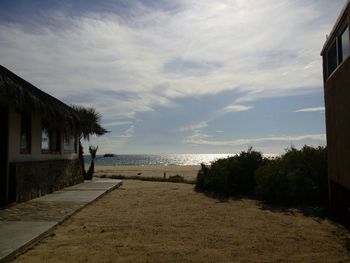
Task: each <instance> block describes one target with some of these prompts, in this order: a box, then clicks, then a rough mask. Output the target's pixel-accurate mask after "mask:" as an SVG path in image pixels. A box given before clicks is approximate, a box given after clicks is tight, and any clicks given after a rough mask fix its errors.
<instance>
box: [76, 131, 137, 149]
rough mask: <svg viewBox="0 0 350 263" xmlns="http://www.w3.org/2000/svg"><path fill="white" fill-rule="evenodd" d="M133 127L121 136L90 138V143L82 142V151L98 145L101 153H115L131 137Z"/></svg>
mask: <svg viewBox="0 0 350 263" xmlns="http://www.w3.org/2000/svg"><path fill="white" fill-rule="evenodd" d="M134 132H135V126H134V125H130V126H129V127H128V128H127V129H126V130H125V131H124V132H123V133H122V134H121V135H117V136H115V135H114V134H112V135H106V136H101V137H96V136H92V137H91V138H90V141H84V142H83V147H84V149H88V146H89V145H98V146H99V149H100V151H101V152H104V153H106V152H109V153H116V152H119V151H120V150H121V149H123V146H124V145H125V144H127V143H128V141H129V140H130V139H131V138H132V137H133V135H134Z"/></svg>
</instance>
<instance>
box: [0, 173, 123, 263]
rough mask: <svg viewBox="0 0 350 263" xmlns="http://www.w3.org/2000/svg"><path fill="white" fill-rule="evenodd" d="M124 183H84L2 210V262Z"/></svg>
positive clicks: (0, 234)
mask: <svg viewBox="0 0 350 263" xmlns="http://www.w3.org/2000/svg"><path fill="white" fill-rule="evenodd" d="M121 184H122V181H121V180H113V179H103V180H102V179H99V180H93V181H85V182H84V183H81V184H78V185H74V186H70V187H67V188H64V189H62V190H60V191H56V192H54V193H52V194H48V195H45V196H42V197H39V198H36V199H33V200H30V201H28V202H25V203H19V204H15V205H13V206H10V207H8V208H6V209H1V210H0V262H8V261H11V260H12V259H13V258H15V257H16V256H18V255H19V254H21V253H23V252H25V251H26V250H28V249H29V248H30V247H32V246H33V245H35V244H36V243H37V242H38V241H40V240H41V239H42V238H44V237H45V236H46V235H47V234H48V233H49V232H50V231H51V230H52V229H53V228H54V227H56V226H57V225H58V224H60V223H62V222H63V221H64V220H66V219H67V218H68V217H70V216H71V215H72V214H74V213H75V212H77V211H79V210H80V209H81V208H83V207H84V206H86V205H87V204H89V203H91V202H92V201H94V200H96V199H97V198H99V197H101V196H102V195H104V194H106V193H108V192H109V191H112V190H113V189H115V188H117V187H119V186H120V185H121Z"/></svg>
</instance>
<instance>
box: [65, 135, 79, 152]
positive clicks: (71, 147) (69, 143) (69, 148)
mask: <svg viewBox="0 0 350 263" xmlns="http://www.w3.org/2000/svg"><path fill="white" fill-rule="evenodd" d="M63 149H64V151H65V152H75V149H76V144H75V136H74V135H71V136H69V135H65V136H64V143H63Z"/></svg>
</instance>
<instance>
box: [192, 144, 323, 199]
mask: <svg viewBox="0 0 350 263" xmlns="http://www.w3.org/2000/svg"><path fill="white" fill-rule="evenodd" d="M195 189H196V190H197V191H206V192H212V193H214V194H216V195H220V196H234V195H256V196H258V197H260V198H262V199H263V200H266V201H270V202H280V203H295V204H312V205H323V204H326V203H327V200H328V175H327V149H326V148H325V147H317V148H313V147H309V146H304V147H303V148H302V149H301V150H297V149H295V148H290V149H288V150H287V151H286V152H285V153H284V154H283V155H282V156H280V157H277V158H274V159H266V158H263V156H262V154H261V153H260V152H257V151H253V150H252V148H250V149H248V151H246V152H241V153H240V154H239V155H236V156H233V157H228V158H225V159H219V160H216V161H215V162H213V163H212V164H211V165H210V166H207V165H205V164H202V165H201V169H200V170H199V172H198V175H197V181H196V186H195Z"/></svg>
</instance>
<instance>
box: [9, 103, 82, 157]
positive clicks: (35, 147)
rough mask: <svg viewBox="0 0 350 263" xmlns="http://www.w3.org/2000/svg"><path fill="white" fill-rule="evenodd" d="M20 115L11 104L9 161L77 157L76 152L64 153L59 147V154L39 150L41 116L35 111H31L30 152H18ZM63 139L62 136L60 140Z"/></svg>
mask: <svg viewBox="0 0 350 263" xmlns="http://www.w3.org/2000/svg"><path fill="white" fill-rule="evenodd" d="M20 125H21V116H20V114H19V113H17V112H16V111H15V109H14V107H13V106H10V110H9V154H8V160H9V162H27V161H44V160H62V159H68V160H74V159H77V158H78V154H77V153H65V152H64V151H63V147H61V154H57V153H52V154H50V153H49V154H48V153H42V152H41V118H40V114H39V113H37V112H33V113H32V129H31V134H32V143H31V152H30V154H21V153H20V129H21V127H20ZM61 141H63V138H62V140H61Z"/></svg>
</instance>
